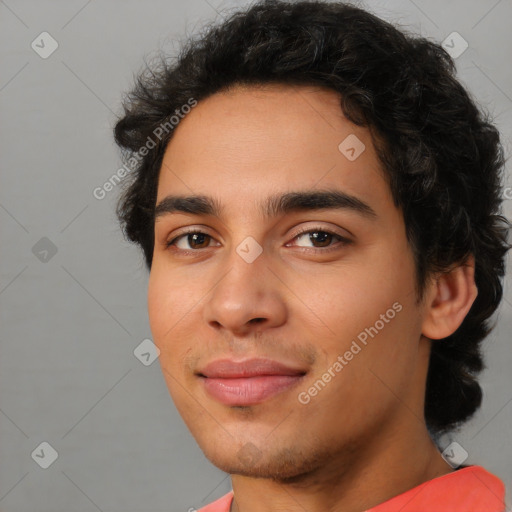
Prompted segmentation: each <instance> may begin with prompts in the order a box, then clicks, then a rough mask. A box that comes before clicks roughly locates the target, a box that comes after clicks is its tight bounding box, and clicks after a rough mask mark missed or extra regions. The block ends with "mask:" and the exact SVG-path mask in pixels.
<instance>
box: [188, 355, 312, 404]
mask: <svg viewBox="0 0 512 512" xmlns="http://www.w3.org/2000/svg"><path fill="white" fill-rule="evenodd" d="M306 373H307V372H306V371H305V370H304V369H301V368H297V367H293V366H288V365H286V364H283V363H280V362H278V361H274V360H271V359H262V358H259V359H249V360H245V361H234V360H231V359H221V360H217V361H213V362H212V363H210V364H208V365H207V366H205V367H204V368H203V369H202V370H200V371H199V372H197V373H196V375H197V376H198V378H200V379H201V381H202V383H203V385H204V388H205V391H206V392H207V393H208V394H209V395H210V396H211V397H212V398H213V399H215V400H217V401H218V402H221V403H222V404H224V405H228V406H248V405H256V404H260V403H262V402H264V401H265V400H268V399H270V398H272V397H274V396H276V395H278V394H280V393H283V392H285V391H287V390H290V389H291V388H292V387H295V386H296V385H298V384H299V383H300V382H301V381H302V380H303V378H304V375H305V374H306Z"/></svg>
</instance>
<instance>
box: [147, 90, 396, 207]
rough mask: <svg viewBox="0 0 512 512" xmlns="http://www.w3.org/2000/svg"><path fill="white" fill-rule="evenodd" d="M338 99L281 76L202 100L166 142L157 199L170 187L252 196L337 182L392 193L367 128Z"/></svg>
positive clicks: (357, 191)
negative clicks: (285, 82)
mask: <svg viewBox="0 0 512 512" xmlns="http://www.w3.org/2000/svg"><path fill="white" fill-rule="evenodd" d="M340 102H341V97H340V96H339V94H338V93H336V91H332V90H329V89H325V88H319V87H309V86H308V87H305V86H288V85H281V84H272V85H265V86H236V87H233V88H232V89H230V90H227V91H222V92H219V93H216V94H214V95H212V96H210V97H208V98H206V99H204V100H202V101H200V102H199V103H198V104H197V106H196V107H194V108H193V109H192V111H191V112H190V113H189V114H187V115H186V116H184V118H183V119H182V120H181V121H180V123H179V125H178V126H177V127H176V128H175V131H174V133H173V136H172V138H171V140H170V142H169V144H168V146H167V148H166V152H165V155H164V159H163V163H162V168H161V172H160V178H159V186H158V196H157V202H158V201H159V200H161V199H162V198H163V197H165V196H166V195H168V194H170V193H175V194H187V195H190V194H191V193H193V194H204V195H217V196H224V198H225V199H226V200H235V199H237V200H243V199H245V200H247V201H252V199H253V198H254V196H255V195H260V196H268V195H269V193H270V192H273V193H275V192H278V191H286V190H299V189H300V190H304V189H315V188H332V187H337V188H341V189H343V191H345V192H347V193H352V194H353V195H361V194H364V195H365V196H369V197H370V199H371V196H375V197H374V200H387V199H389V198H390V196H389V191H388V190H387V184H386V183H385V180H384V175H383V172H382V169H381V165H380V162H379V161H378V158H377V155H376V153H375V149H374V145H373V141H372V138H371V135H370V132H369V130H368V129H367V128H365V127H360V126H356V125H354V124H353V123H351V122H350V121H349V120H348V119H347V118H346V117H345V116H344V115H343V112H342V110H341V105H340ZM379 194H380V196H381V197H380V199H379V198H378V197H377V196H379ZM385 196H386V197H385Z"/></svg>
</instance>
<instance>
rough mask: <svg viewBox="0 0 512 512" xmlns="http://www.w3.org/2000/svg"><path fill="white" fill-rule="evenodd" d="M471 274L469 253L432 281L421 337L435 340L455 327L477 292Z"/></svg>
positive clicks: (471, 257) (471, 263) (472, 270)
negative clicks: (459, 262) (462, 260)
mask: <svg viewBox="0 0 512 512" xmlns="http://www.w3.org/2000/svg"><path fill="white" fill-rule="evenodd" d="M474 276H475V258H474V256H473V255H470V256H469V257H468V258H467V260H466V261H465V262H464V263H462V264H459V265H457V266H455V267H453V268H452V269H451V270H450V271H448V272H443V273H441V274H440V275H439V276H438V277H436V278H435V279H434V280H433V281H432V282H431V285H430V290H429V291H428V292H427V295H426V296H427V300H426V303H425V314H424V319H423V324H422V331H421V332H422V334H423V335H424V336H426V337H427V338H430V339H433V340H438V339H441V338H446V337H447V336H450V335H451V334H453V333H454V332H455V331H456V330H457V329H458V327H459V326H460V325H461V324H462V322H463V320H464V318H465V317H466V315H467V314H468V311H469V310H470V309H471V306H472V305H473V302H474V301H475V299H476V296H477V295H478V290H477V287H476V284H475V277H474Z"/></svg>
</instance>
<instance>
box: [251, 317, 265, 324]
mask: <svg viewBox="0 0 512 512" xmlns="http://www.w3.org/2000/svg"><path fill="white" fill-rule="evenodd" d="M264 321H265V319H264V318H253V319H252V320H250V322H249V323H252V324H259V323H261V322H264Z"/></svg>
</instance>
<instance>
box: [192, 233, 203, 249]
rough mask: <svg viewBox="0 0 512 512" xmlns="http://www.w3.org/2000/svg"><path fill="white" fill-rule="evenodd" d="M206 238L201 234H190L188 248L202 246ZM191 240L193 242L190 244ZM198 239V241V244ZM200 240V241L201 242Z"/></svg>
mask: <svg viewBox="0 0 512 512" xmlns="http://www.w3.org/2000/svg"><path fill="white" fill-rule="evenodd" d="M207 236H208V235H204V234H202V233H192V234H191V235H189V244H190V246H191V247H194V246H196V247H197V245H201V246H202V245H204V242H205V239H206V237H207ZM191 239H192V240H193V241H192V243H191V242H190V240H191ZM198 239H199V242H198ZM201 240H202V242H201ZM206 245H208V244H206Z"/></svg>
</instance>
